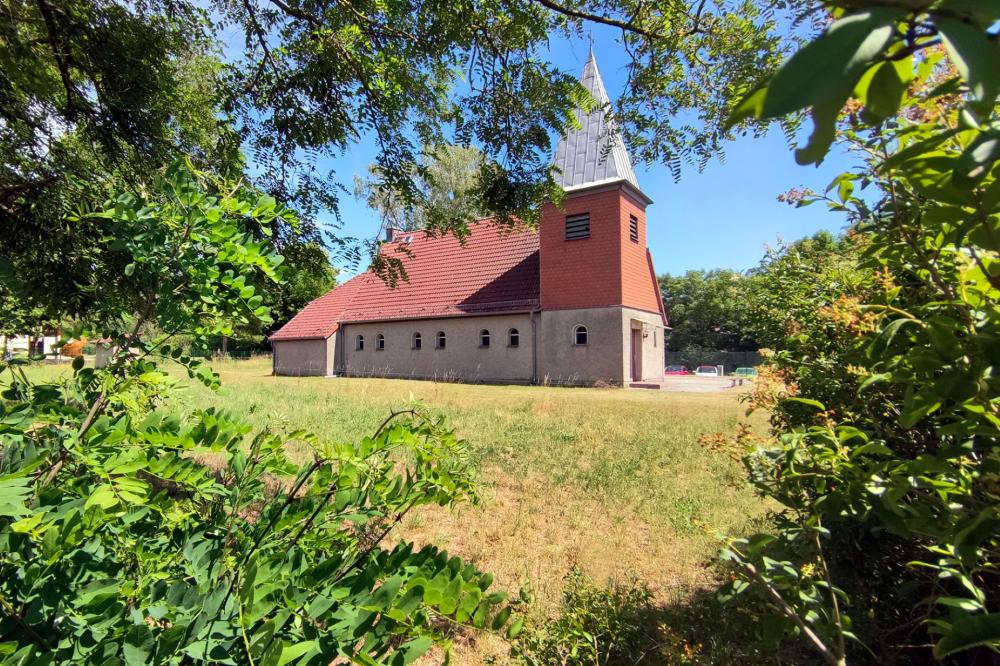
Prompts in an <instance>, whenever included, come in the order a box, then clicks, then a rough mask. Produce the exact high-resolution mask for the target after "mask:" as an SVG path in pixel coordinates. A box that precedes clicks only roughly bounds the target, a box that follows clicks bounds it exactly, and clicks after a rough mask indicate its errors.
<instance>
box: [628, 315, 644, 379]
mask: <svg viewBox="0 0 1000 666" xmlns="http://www.w3.org/2000/svg"><path fill="white" fill-rule="evenodd" d="M630 341H631V342H630V344H629V348H630V350H629V351H630V353H629V356H630V359H631V368H632V372H631V373H630V374H631V376H632V381H633V382H638V381H642V329H638V328H633V329H632V336H631V338H630Z"/></svg>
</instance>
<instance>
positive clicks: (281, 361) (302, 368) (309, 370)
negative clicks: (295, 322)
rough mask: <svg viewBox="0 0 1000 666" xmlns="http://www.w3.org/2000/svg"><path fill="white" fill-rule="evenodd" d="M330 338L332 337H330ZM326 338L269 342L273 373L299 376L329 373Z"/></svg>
mask: <svg viewBox="0 0 1000 666" xmlns="http://www.w3.org/2000/svg"><path fill="white" fill-rule="evenodd" d="M331 340H332V337H331ZM329 345H332V342H330V341H328V340H283V341H275V342H272V343H271V350H272V352H273V357H272V361H273V363H274V374H276V375H291V376H294V377H301V376H306V375H324V374H330V373H329V371H328V370H327V368H329V367H331V364H332V356H331V358H330V361H329V362H328V360H327V347H328V346H329Z"/></svg>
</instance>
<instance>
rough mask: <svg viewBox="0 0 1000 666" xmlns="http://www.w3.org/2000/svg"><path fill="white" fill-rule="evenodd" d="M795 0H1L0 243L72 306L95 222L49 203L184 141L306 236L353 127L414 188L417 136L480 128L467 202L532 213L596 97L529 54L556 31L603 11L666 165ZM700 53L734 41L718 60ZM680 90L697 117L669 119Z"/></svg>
mask: <svg viewBox="0 0 1000 666" xmlns="http://www.w3.org/2000/svg"><path fill="white" fill-rule="evenodd" d="M796 10H797V3H792V4H791V5H789V4H788V3H780V8H779V10H776V9H775V8H761V7H758V6H757V5H756V4H755V3H754V2H752V0H739V1H729V0H727V1H726V2H721V3H713V4H711V5H706V4H705V3H700V4H698V5H697V6H695V5H690V6H689V5H688V4H687V3H675V4H669V5H662V6H656V7H654V6H650V5H647V4H644V3H641V2H638V1H637V0H628V1H627V2H622V3H615V4H612V5H608V4H607V3H597V2H583V3H577V2H574V3H569V4H561V3H558V2H554V1H552V0H518V2H515V3H507V4H504V5H503V6H500V5H497V4H496V3H495V2H493V1H492V0H485V1H478V0H477V1H476V2H473V3H472V4H469V5H466V6H463V10H462V11H461V12H456V11H454V8H453V7H451V6H445V5H435V6H429V5H424V4H420V3H411V2H397V1H394V2H388V3H380V4H377V5H375V4H372V3H370V2H353V3H349V4H345V3H343V2H335V1H334V0H269V1H265V0H214V1H213V2H211V3H208V4H207V5H206V4H205V3H198V2H194V1H193V0H149V1H147V2H142V3H137V4H128V3H119V2H116V1H115V0H71V1H69V2H58V3H56V2H52V1H51V0H38V1H36V2H24V1H22V0H6V1H5V2H3V3H2V4H0V11H2V13H3V15H4V18H5V20H4V21H3V24H2V26H0V48H2V57H3V69H4V73H5V78H4V80H3V85H4V89H3V95H2V102H0V119H2V121H3V122H2V123H0V144H2V145H0V156H2V158H3V163H4V165H5V169H4V170H3V171H2V172H0V214H3V215H4V216H5V220H6V221H7V222H8V223H9V227H8V228H9V229H12V230H14V232H13V233H11V234H4V237H3V239H0V255H2V256H8V257H11V258H13V257H15V256H16V257H17V258H19V259H20V258H24V260H25V262H26V264H27V263H30V264H31V265H38V266H42V265H44V266H45V267H46V271H45V273H46V274H47V275H49V276H59V277H58V278H55V277H52V278H51V279H50V280H49V281H48V282H47V283H44V284H43V280H41V273H42V272H41V271H39V274H38V275H37V276H36V279H35V280H32V281H30V283H31V284H30V285H29V286H32V287H37V289H35V292H36V296H37V297H38V298H40V299H41V298H44V297H46V296H47V295H50V294H54V293H58V292H61V293H62V294H63V298H62V301H61V304H62V305H64V306H65V307H66V308H67V309H70V310H75V311H77V312H78V313H81V312H83V311H84V310H85V309H86V308H87V307H88V306H89V304H90V303H91V302H92V301H93V294H94V293H95V292H96V291H97V290H99V289H100V288H101V286H100V285H96V284H94V283H93V281H92V280H91V279H90V274H89V272H88V270H89V266H90V265H91V264H92V263H93V262H92V258H91V257H90V256H88V255H89V254H91V253H92V252H93V250H94V247H93V246H94V244H99V242H100V238H101V237H100V236H99V235H98V234H97V233H96V231H98V230H96V229H89V228H87V224H88V222H87V221H86V220H78V221H76V222H75V223H74V225H72V228H67V227H66V225H65V224H64V223H63V222H61V220H63V219H64V218H63V215H62V213H63V212H64V211H65V210H66V209H67V208H69V207H71V206H73V205H74V204H75V202H79V201H93V200H101V199H103V198H104V197H107V196H110V195H111V194H112V193H116V192H118V191H122V190H127V191H131V192H132V193H134V194H138V193H141V192H142V191H143V188H148V187H149V184H150V182H151V179H152V178H153V177H154V175H155V173H156V172H157V170H158V169H162V168H163V167H164V166H165V165H166V164H167V163H169V162H170V161H172V160H173V159H174V157H176V155H178V154H188V155H190V156H192V157H193V158H195V159H196V163H197V164H198V165H199V167H201V168H210V169H212V170H214V171H216V172H218V173H220V174H222V175H226V176H227V177H228V176H235V175H237V174H242V175H243V177H244V178H245V179H247V180H248V181H249V182H252V183H253V184H254V185H255V186H256V187H258V188H259V189H261V190H262V191H266V192H268V193H269V194H271V195H272V196H274V197H276V198H277V199H278V200H282V201H285V202H288V204H289V205H292V206H294V207H295V209H296V210H297V211H298V213H299V218H300V224H299V227H298V228H297V231H296V232H295V233H296V234H297V236H298V237H297V238H286V237H285V236H286V234H287V233H291V230H290V228H286V227H284V226H283V225H279V226H278V227H277V228H276V229H275V235H276V237H277V240H278V243H279V245H280V244H282V243H284V242H287V241H318V240H320V234H319V230H318V224H319V223H318V222H317V220H318V219H319V218H320V217H321V216H322V215H323V214H324V213H325V212H327V211H333V212H334V213H336V211H337V208H338V199H337V197H338V192H340V191H342V190H341V188H339V187H338V185H342V184H343V183H340V181H339V180H338V178H342V176H343V175H342V174H336V173H331V172H329V171H328V170H326V169H324V168H323V166H322V165H323V164H325V163H327V162H326V159H327V158H329V157H331V156H337V155H339V154H341V153H343V151H345V150H347V149H348V148H349V147H350V146H351V145H354V144H356V143H357V142H359V141H368V142H370V143H371V145H374V146H375V147H376V150H377V153H376V158H375V164H376V165H377V168H378V173H379V182H380V185H381V186H384V187H386V188H388V189H389V190H390V191H392V192H395V193H399V194H401V195H402V197H403V200H404V201H419V199H420V197H419V192H420V182H419V180H420V178H422V177H423V176H424V175H425V174H423V173H421V169H419V168H418V166H417V165H419V164H420V161H421V154H422V151H423V147H424V146H442V145H445V144H446V143H447V142H449V141H453V142H456V143H459V144H461V145H465V146H468V145H476V146H479V147H480V149H481V150H482V151H483V153H484V155H485V156H486V157H487V158H488V160H489V161H488V168H486V169H483V170H482V171H481V173H480V177H479V179H478V182H479V199H480V200H481V205H480V206H477V207H476V209H475V213H476V216H478V215H479V214H480V213H484V214H488V215H490V216H495V217H496V218H497V219H498V220H499V221H500V222H501V223H502V222H511V221H512V220H514V219H515V218H516V219H520V220H522V221H526V222H529V223H530V222H531V221H533V220H534V219H535V216H536V215H537V208H538V206H537V204H538V203H539V202H541V201H542V200H544V199H549V198H558V196H559V192H558V191H557V189H556V188H555V186H554V182H553V181H552V179H551V178H550V175H549V173H548V161H547V156H548V155H549V154H550V153H551V148H552V146H551V137H552V136H553V135H555V134H557V133H559V132H562V131H563V130H564V129H565V128H566V126H567V124H569V123H571V122H573V121H572V118H573V116H572V111H573V109H574V108H575V107H577V106H578V105H580V104H585V105H586V104H592V103H593V100H589V98H588V97H587V95H586V93H585V91H583V90H582V88H581V87H580V86H579V85H578V83H577V81H576V77H575V72H574V73H566V72H561V71H558V70H557V69H555V68H553V67H552V66H551V65H549V64H548V63H547V62H546V61H545V59H544V57H542V56H543V54H544V53H543V52H544V49H545V48H547V44H548V40H549V39H550V38H551V36H552V35H558V36H568V35H571V34H578V33H580V32H581V31H582V30H583V29H584V26H585V25H586V24H587V23H588V22H590V23H591V24H594V25H603V26H610V27H611V28H613V29H615V30H616V31H617V34H618V35H619V37H618V39H619V40H620V41H621V42H622V43H623V45H624V46H625V47H627V49H628V51H629V52H630V53H632V54H633V55H634V59H633V64H632V67H631V69H630V78H629V85H628V89H627V91H626V94H625V95H624V96H623V98H622V102H621V104H620V105H619V108H617V109H616V115H617V116H618V118H619V121H620V125H621V126H622V127H623V128H624V131H625V132H626V134H627V135H628V138H629V139H630V142H631V143H632V145H634V146H636V147H637V148H640V149H641V150H642V151H643V152H642V154H643V155H644V156H646V157H648V158H649V159H663V160H665V161H667V162H668V163H669V164H671V166H672V167H675V168H679V165H680V163H681V161H682V160H683V159H684V158H685V157H688V158H690V159H691V160H693V161H695V162H701V161H702V160H703V159H705V158H706V157H707V156H708V155H711V154H712V153H713V152H714V151H716V150H717V148H718V146H719V145H721V142H722V141H724V140H725V138H727V137H728V136H731V135H732V134H733V131H732V130H728V129H725V128H724V127H723V126H722V120H723V119H724V117H725V113H726V111H727V109H728V108H729V106H731V105H730V104H729V101H731V100H733V99H734V98H736V97H738V95H739V94H740V93H741V91H743V90H744V89H746V87H747V86H748V85H753V83H754V82H756V81H757V80H758V79H759V76H760V73H761V72H763V71H765V70H766V65H767V64H768V63H774V62H777V60H778V59H779V58H780V54H781V53H782V52H783V51H784V45H783V43H782V41H781V40H779V39H778V38H777V37H776V33H775V30H776V26H777V25H778V18H779V17H778V14H777V13H776V11H781V12H786V13H794V12H795V11H796ZM234 33H235V34H237V35H239V34H241V33H242V34H241V36H242V39H241V40H240V39H235V40H233V41H232V43H230V44H228V45H227V48H226V49H223V48H222V45H220V44H219V43H218V41H217V40H218V35H220V34H234ZM706 53H719V54H722V53H724V54H726V55H727V56H730V55H731V56H733V57H732V59H731V61H727V64H726V65H725V66H724V67H720V66H719V65H718V63H717V62H713V61H712V60H711V59H708V60H706V58H705V57H704V56H705V54H706ZM692 104H694V105H696V106H698V107H700V108H702V109H703V111H704V113H701V115H700V118H699V122H697V123H691V122H688V120H685V121H684V122H683V123H680V122H677V121H676V120H675V116H676V115H677V113H678V111H680V110H683V109H690V108H692ZM760 126H762V124H761V123H758V122H757V121H755V120H747V121H746V122H745V123H743V124H742V126H741V128H740V130H743V129H746V128H752V127H760ZM240 147H242V148H243V149H245V150H246V151H247V153H248V154H250V155H252V157H253V167H254V168H253V169H245V168H244V164H243V160H242V157H241V155H240V152H239V149H240ZM459 210H464V209H459ZM441 212H442V213H448V214H440V215H434V216H431V217H429V218H428V220H427V224H428V226H429V227H431V228H432V230H434V231H437V232H451V231H456V232H458V233H462V232H463V230H464V229H465V225H466V224H467V223H468V221H469V216H468V215H467V214H463V215H455V214H451V211H447V210H446V211H441ZM29 256H30V259H29V258H28V257H29ZM19 268H20V267H19ZM57 279H58V280H59V281H60V282H61V284H59V285H56V284H54V282H55V281H56V280H57ZM57 286H58V287H60V289H56V287H57Z"/></svg>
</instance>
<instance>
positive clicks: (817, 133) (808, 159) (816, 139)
mask: <svg viewBox="0 0 1000 666" xmlns="http://www.w3.org/2000/svg"><path fill="white" fill-rule="evenodd" d="M846 101H847V95H846V94H845V95H844V96H843V97H837V98H833V99H831V100H829V101H826V102H823V103H821V104H817V105H815V106H813V109H812V112H811V115H812V121H813V131H812V134H810V135H809V141H808V142H807V143H806V145H805V146H804V147H802V148H799V149H798V150H796V151H795V161H796V162H798V163H799V164H802V165H806V164H819V163H820V162H822V161H823V158H824V157H826V153H827V152H828V151H829V150H830V146H831V145H833V140H834V139H835V138H837V116H838V115H840V110H841V108H842V107H843V106H844V102H846Z"/></svg>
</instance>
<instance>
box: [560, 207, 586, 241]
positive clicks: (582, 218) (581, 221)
mask: <svg viewBox="0 0 1000 666" xmlns="http://www.w3.org/2000/svg"><path fill="white" fill-rule="evenodd" d="M580 238H590V213H581V214H579V215H567V216H566V240H578V239H580Z"/></svg>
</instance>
